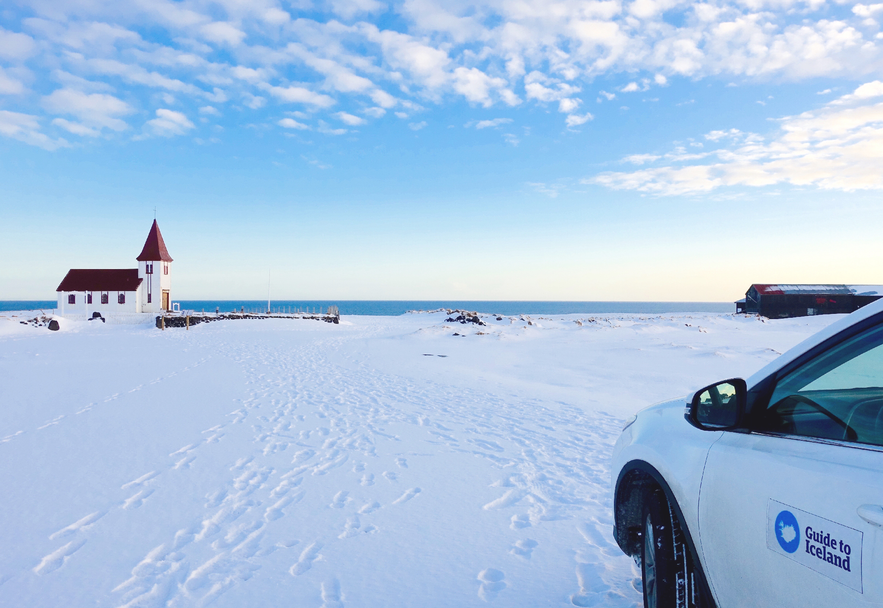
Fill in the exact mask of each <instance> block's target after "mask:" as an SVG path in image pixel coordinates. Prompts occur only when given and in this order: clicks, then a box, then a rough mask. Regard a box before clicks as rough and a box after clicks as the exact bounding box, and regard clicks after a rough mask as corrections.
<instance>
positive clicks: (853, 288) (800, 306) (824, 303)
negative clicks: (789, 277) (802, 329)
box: [736, 283, 883, 319]
mask: <svg viewBox="0 0 883 608" xmlns="http://www.w3.org/2000/svg"><path fill="white" fill-rule="evenodd" d="M880 297H883V286H880V285H796V284H767V283H763V284H760V283H755V284H754V285H752V286H751V287H749V288H748V291H746V292H745V298H744V299H742V300H739V301H738V302H736V312H744V313H754V314H759V315H761V316H764V317H768V318H770V319H784V318H789V317H806V316H811V315H830V314H838V313H841V314H842V313H847V314H848V313H851V312H853V311H856V310H858V309H859V308H861V307H862V306H865V305H867V304H870V303H871V302H873V301H875V300H877V299H879V298H880Z"/></svg>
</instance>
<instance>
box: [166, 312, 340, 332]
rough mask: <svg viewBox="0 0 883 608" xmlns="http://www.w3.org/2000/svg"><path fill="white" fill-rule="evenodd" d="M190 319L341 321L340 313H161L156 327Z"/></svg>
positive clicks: (183, 325) (185, 324)
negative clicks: (189, 314) (188, 314)
mask: <svg viewBox="0 0 883 608" xmlns="http://www.w3.org/2000/svg"><path fill="white" fill-rule="evenodd" d="M188 319H189V326H193V325H199V324H200V323H212V322H213V321H242V320H255V319H311V320H313V321H325V322H326V323H334V324H335V325H337V324H339V323H340V316H339V315H319V314H316V315H311V314H300V315H260V314H251V313H242V314H240V313H222V314H214V315H213V314H199V315H191V316H190V317H187V316H184V315H160V316H158V317H156V327H157V329H168V328H173V327H177V328H186V327H188Z"/></svg>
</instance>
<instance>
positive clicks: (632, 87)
mask: <svg viewBox="0 0 883 608" xmlns="http://www.w3.org/2000/svg"><path fill="white" fill-rule="evenodd" d="M619 90H620V92H621V93H634V92H635V91H640V90H641V87H639V86H638V83H637V82H630V83H628V84H627V85H625V86H624V87H622V88H621V89H619Z"/></svg>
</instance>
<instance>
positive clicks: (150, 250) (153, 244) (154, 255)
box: [135, 220, 174, 262]
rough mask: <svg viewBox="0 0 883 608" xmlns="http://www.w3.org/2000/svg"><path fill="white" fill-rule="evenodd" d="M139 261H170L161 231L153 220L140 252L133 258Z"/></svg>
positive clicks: (170, 257)
mask: <svg viewBox="0 0 883 608" xmlns="http://www.w3.org/2000/svg"><path fill="white" fill-rule="evenodd" d="M135 259H136V260H138V261H139V262H159V261H162V262H172V261H174V260H172V256H170V255H169V250H168V249H166V243H165V241H163V240H162V232H160V231H159V225H158V224H157V223H156V220H153V226H151V227H150V232H148V233H147V240H146V241H145V242H144V248H143V249H142V250H141V254H140V255H139V256H138V257H137V258H135Z"/></svg>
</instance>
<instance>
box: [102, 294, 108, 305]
mask: <svg viewBox="0 0 883 608" xmlns="http://www.w3.org/2000/svg"><path fill="white" fill-rule="evenodd" d="M101 303H102V304H107V294H106V293H103V294H101Z"/></svg>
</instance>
